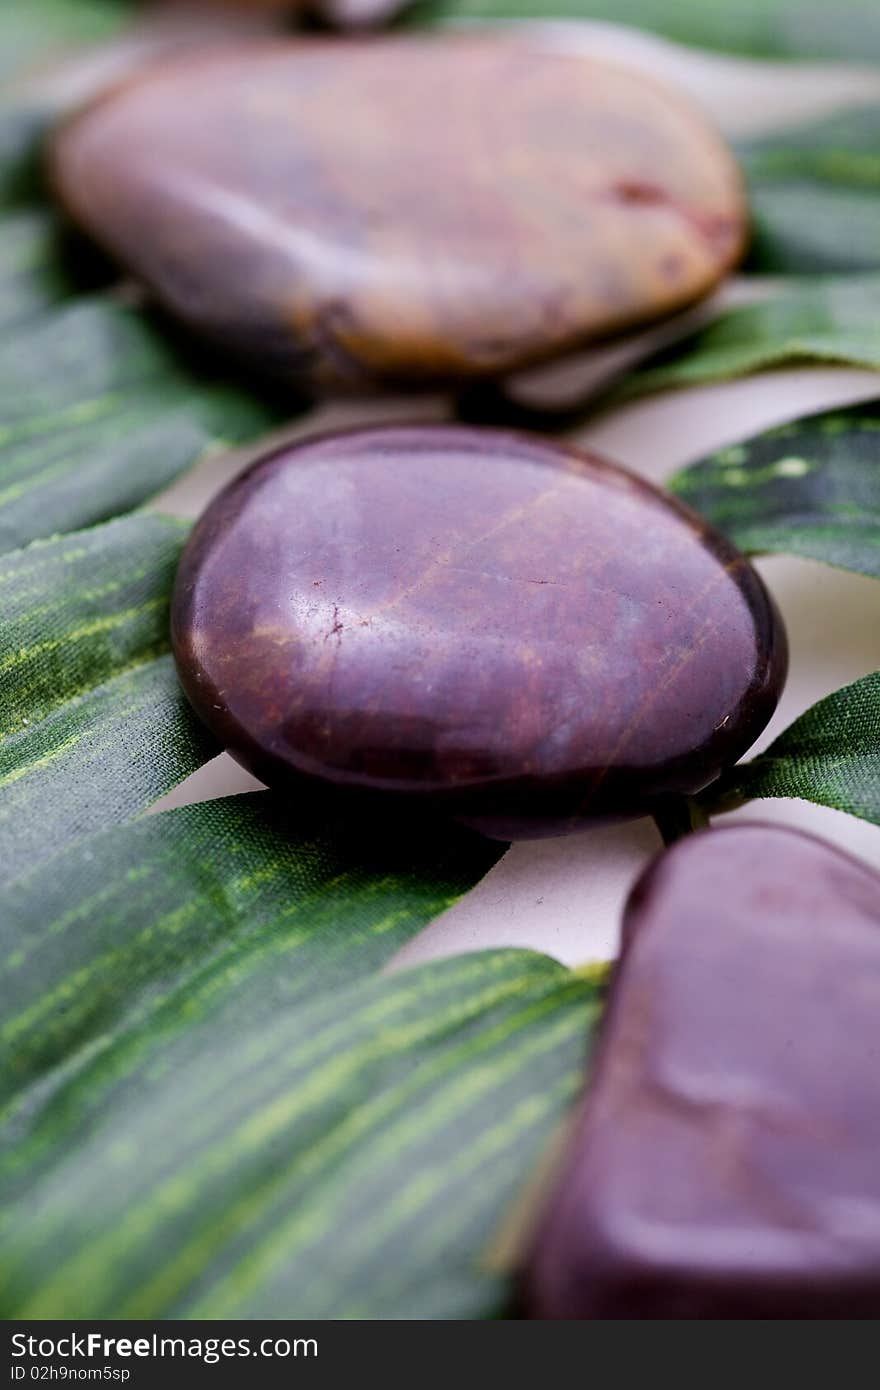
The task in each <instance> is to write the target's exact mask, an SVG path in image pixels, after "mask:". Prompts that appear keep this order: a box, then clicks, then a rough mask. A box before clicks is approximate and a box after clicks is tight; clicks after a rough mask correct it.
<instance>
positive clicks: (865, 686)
mask: <svg viewBox="0 0 880 1390" xmlns="http://www.w3.org/2000/svg"><path fill="white" fill-rule="evenodd" d="M761 796H768V797H771V796H793V797H799V798H800V799H801V800H803V801H815V802H816V803H817V805H819V806H831V807H833V808H834V809H835V810H837V811H847V812H848V813H849V814H850V815H852V816H860V817H861V818H862V820H867V821H873V822H874V824H875V825H880V671H875V672H874V673H873V674H871V675H870V676H865V677H864V678H863V679H862V680H858V681H855V682H853V684H852V685H845V686H844V687H843V689H842V690H836V691H835V692H834V694H833V695H829V696H828V697H827V698H826V699H824V700H820V701H819V703H818V704H816V705H813V707H812V708H811V709H809V710H807V712H806V714H802V715H801V717H800V719H796V720H795V722H794V723H793V724H792V725H791V727H790V728H788V729H786V730H785V733H783V734H781V735H780V737H779V738H778V739H776V741H775V743H772V744H771V745H770V747H769V748H768V749H767V751H766V753H762V754H761V755H760V756H759V757H757V758H755V759H754V760H753V761H752V762H749V763H741V764H740V765H739V766H738V767H734V768H732V769H731V770H730V772H729V773H727V774H726V776H725V777H723V778H722V779H721V781H720V782H716V783H715V785H714V786H712V787H709V788H708V789H707V791H705V792H704V793H703V795H702V797H701V800H702V801H703V803H704V804H705V805H706V806H707V808H708V810H709V811H710V812H712V813H714V812H718V811H724V810H727V809H730V808H731V807H733V806H736V805H739V804H741V803H742V802H743V801H749V800H752V799H753V798H755V797H761Z"/></svg>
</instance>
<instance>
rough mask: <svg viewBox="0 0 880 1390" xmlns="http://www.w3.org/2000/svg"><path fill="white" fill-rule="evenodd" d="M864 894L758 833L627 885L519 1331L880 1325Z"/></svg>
mask: <svg viewBox="0 0 880 1390" xmlns="http://www.w3.org/2000/svg"><path fill="white" fill-rule="evenodd" d="M878 1043H880V876H878V875H877V874H875V873H874V872H872V871H871V870H870V869H868V868H866V867H865V866H864V865H862V864H860V863H858V862H857V861H856V860H854V859H850V858H849V856H847V855H844V854H842V853H841V852H840V851H839V850H837V849H835V848H833V847H832V846H831V845H827V844H825V843H823V842H822V841H821V840H817V839H814V838H813V837H812V836H808V835H803V834H800V833H799V832H797V831H793V830H786V829H782V828H780V827H776V826H772V825H759V824H742V825H738V826H734V827H731V828H725V829H721V830H711V831H707V832H704V833H702V834H700V835H697V836H695V837H694V838H693V839H688V840H685V841H682V842H681V843H679V844H678V845H677V846H676V847H675V848H674V849H672V850H670V851H668V852H667V853H666V854H664V855H663V856H662V857H661V858H660V859H659V860H658V861H657V862H656V863H655V865H654V866H653V868H652V869H651V870H649V872H648V874H647V875H646V876H645V877H644V878H643V880H642V881H641V883H640V884H639V885H638V886H637V888H636V890H635V893H634V894H633V897H632V899H631V902H630V904H629V907H628V910H627V915H626V934H625V942H624V951H623V955H622V958H621V962H620V964H619V965H618V967H617V971H616V974H615V979H614V985H613V989H612V996H611V1001H610V1004H609V1006H608V1011H607V1014H606V1020H605V1023H604V1030H603V1036H602V1040H601V1045H600V1052H599V1057H598V1060H597V1063H596V1066H595V1069H594V1074H593V1079H592V1082H591V1085H590V1088H589V1090H588V1094H587V1098H586V1103H585V1105H584V1108H583V1112H582V1115H581V1118H580V1120H579V1122H578V1125H577V1128H576V1131H575V1133H574V1135H573V1138H572V1142H571V1145H570V1150H569V1154H568V1158H567V1160H566V1161H565V1162H564V1163H563V1166H562V1169H561V1172H560V1173H559V1175H558V1182H557V1184H556V1191H555V1196H554V1198H553V1200H552V1201H551V1203H550V1206H549V1210H548V1211H547V1212H546V1214H545V1217H544V1220H543V1223H542V1225H541V1226H540V1229H539V1233H538V1236H537V1240H536V1243H535V1247H534V1250H533V1252H532V1257H531V1260H530V1262H529V1268H528V1275H527V1280H526V1288H525V1293H526V1307H527V1309H528V1311H529V1312H530V1313H531V1315H532V1316H534V1317H537V1318H618V1317H619V1318H646V1317H648V1318H661V1317H662V1318H719V1317H722V1318H825V1317H876V1316H877V1315H878V1313H880V1164H878V1161H877V1156H878V1153H880V1091H878V1087H877V1057H878Z"/></svg>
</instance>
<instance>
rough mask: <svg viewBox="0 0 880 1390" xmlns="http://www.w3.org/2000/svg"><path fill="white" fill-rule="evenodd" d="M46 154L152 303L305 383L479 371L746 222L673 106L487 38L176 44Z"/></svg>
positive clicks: (693, 274) (638, 88)
mask: <svg viewBox="0 0 880 1390" xmlns="http://www.w3.org/2000/svg"><path fill="white" fill-rule="evenodd" d="M51 166H52V171H53V178H54V184H55V187H56V190H57V192H58V194H59V195H60V197H61V199H62V201H63V203H64V204H65V206H66V207H67V209H68V211H69V213H70V214H71V216H72V217H73V219H74V220H75V221H76V222H77V223H79V224H80V225H81V226H82V227H83V228H84V229H85V230H86V231H88V232H89V233H91V234H92V235H93V236H94V237H95V238H96V239H97V240H98V241H99V242H100V243H101V244H102V245H103V246H104V248H105V249H106V250H107V251H109V252H110V253H111V254H112V255H114V256H115V257H117V258H118V260H120V261H121V262H122V263H123V264H124V265H125V266H126V267H128V268H129V269H130V270H131V271H133V272H134V273H135V274H136V275H138V276H140V277H141V278H142V279H143V280H144V281H145V282H146V283H147V285H148V286H150V287H151V289H152V290H153V291H154V293H155V294H156V296H157V297H158V299H159V300H160V301H161V302H162V303H163V304H164V305H165V307H166V308H167V309H168V310H170V311H171V312H172V313H173V314H175V315H177V316H178V317H179V318H180V319H182V320H183V321H184V322H186V323H187V324H188V325H189V326H190V327H191V328H192V329H194V330H196V331H197V332H199V333H201V334H202V335H204V336H206V337H207V338H209V339H211V340H213V341H214V342H216V343H217V344H219V345H220V346H221V347H222V348H223V349H224V350H226V351H228V352H232V353H236V354H238V355H239V356H241V357H243V358H246V359H247V360H248V361H249V362H250V364H251V365H252V366H254V367H256V368H258V369H259V370H261V371H263V372H265V373H269V374H272V375H274V376H280V377H281V378H282V379H286V380H291V379H293V380H297V381H303V380H305V381H306V382H312V383H315V384H318V385H320V384H322V383H323V384H324V385H328V384H330V383H336V384H337V385H338V384H340V383H348V384H351V385H360V386H362V385H363V384H364V383H369V382H376V381H385V382H390V383H408V382H419V381H426V380H427V381H452V380H456V379H461V378H466V377H469V376H473V375H475V374H477V375H480V374H482V375H485V374H494V373H498V372H501V371H505V370H508V369H511V368H514V367H518V366H523V365H526V364H528V363H530V362H533V361H538V360H541V359H543V358H546V357H550V356H553V355H554V354H556V353H559V352H561V351H564V350H567V349H569V348H571V347H573V346H576V345H579V344H582V343H584V342H587V341H592V340H594V339H596V338H597V337H601V336H603V335H606V334H608V333H612V332H615V331H617V330H621V329H624V328H627V327H628V326H630V325H632V324H635V323H640V322H643V321H645V320H650V319H653V318H656V317H658V316H663V315H665V314H668V313H670V312H672V311H674V310H676V309H680V308H682V307H683V306H685V305H687V304H689V303H691V302H693V301H695V300H696V299H698V298H700V297H701V296H703V295H705V294H706V293H708V292H709V291H710V290H711V289H713V287H714V286H715V285H716V284H717V283H718V281H719V280H720V279H721V277H722V276H723V275H724V274H725V273H726V272H727V271H728V270H729V269H730V268H731V267H732V266H733V265H734V263H735V262H736V261H737V259H738V258H739V256H740V254H741V252H742V249H743V245H744V239H745V229H746V212H745V204H744V198H743V192H742V187H741V181H740V176H739V172H738V170H737V168H736V166H735V164H734V161H733V159H732V157H731V155H730V154H729V152H728V150H727V149H726V147H725V146H724V144H723V143H722V142H721V140H720V139H719V137H718V136H717V135H716V134H715V133H714V132H713V131H712V130H711V129H710V128H709V127H708V126H707V125H706V123H705V121H704V119H703V117H702V115H700V114H699V113H698V112H697V111H695V110H694V109H693V108H691V106H690V105H689V104H688V103H687V102H686V101H685V100H684V99H683V98H681V97H680V96H679V95H678V94H676V93H674V92H670V91H667V90H666V89H665V88H663V87H661V86H659V85H655V84H654V83H653V82H652V81H650V80H648V79H647V78H646V77H645V76H644V74H643V73H641V72H628V71H626V70H624V69H619V68H615V67H611V66H607V65H604V64H600V63H597V62H595V61H593V60H591V59H588V58H585V57H583V56H582V55H573V54H569V55H565V54H559V53H555V52H551V51H548V50H546V49H544V48H542V47H539V46H537V45H536V44H533V43H529V42H528V41H527V40H526V39H525V38H518V39H516V38H512V37H509V36H508V37H502V36H486V35H481V36H472V35H471V36H464V35H449V34H447V35H445V36H435V37H391V38H384V39H375V40H371V41H369V42H360V43H359V42H356V41H352V40H346V41H338V40H337V41H327V40H320V39H315V40H308V39H303V38H299V39H291V40H286V39H278V40H274V41H267V42H262V43H260V42H257V43H254V44H251V45H244V44H241V45H238V46H237V48H236V50H235V51H234V52H232V51H227V52H225V53H222V54H217V53H215V54H209V55H206V56H204V57H194V56H191V57H187V58H182V59H180V60H178V61H175V62H169V63H167V64H165V65H164V66H162V67H161V68H158V69H156V70H154V71H153V72H152V73H150V74H147V75H146V76H143V77H141V78H138V79H136V80H134V81H133V82H132V83H131V84H130V85H128V86H127V87H123V88H122V89H120V90H119V91H117V92H115V93H113V94H111V95H110V96H108V97H107V98H105V99H104V100H103V101H99V102H98V103H96V104H94V105H92V106H91V107H89V108H88V109H87V110H86V111H85V112H83V113H82V114H81V115H80V116H79V117H78V118H75V119H74V120H73V121H72V122H70V123H68V124H67V125H66V126H65V127H63V128H62V130H61V131H60V133H59V134H58V136H57V137H56V139H55V141H54V145H53V148H52V153H51Z"/></svg>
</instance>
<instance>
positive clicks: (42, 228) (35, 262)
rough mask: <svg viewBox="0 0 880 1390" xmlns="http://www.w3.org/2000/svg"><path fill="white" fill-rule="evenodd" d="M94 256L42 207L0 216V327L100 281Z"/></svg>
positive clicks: (29, 316)
mask: <svg viewBox="0 0 880 1390" xmlns="http://www.w3.org/2000/svg"><path fill="white" fill-rule="evenodd" d="M102 278H104V277H103V275H102V267H101V264H100V262H99V261H98V258H97V257H96V256H95V255H94V254H93V253H91V252H90V251H89V248H88V247H87V246H86V245H85V244H84V243H82V242H80V241H78V240H77V241H75V242H74V241H72V239H71V238H70V237H69V236H68V235H67V234H66V233H65V232H63V231H62V230H61V229H60V227H59V224H58V219H57V218H56V217H55V216H54V215H53V214H52V213H49V212H47V211H46V210H44V209H42V208H28V209H23V210H22V211H20V212H16V213H7V214H6V216H5V217H2V218H0V328H2V329H4V330H9V329H12V328H18V327H19V326H20V325H21V324H23V323H26V322H27V321H28V320H29V319H33V318H36V317H38V316H39V315H40V314H43V313H45V312H46V310H47V309H51V308H54V307H55V306H56V305H58V304H60V303H61V302H63V301H64V300H65V299H69V298H70V297H71V296H72V295H73V294H75V293H77V292H78V291H83V290H88V289H90V288H92V287H93V285H94V284H95V283H100V281H101V279H102Z"/></svg>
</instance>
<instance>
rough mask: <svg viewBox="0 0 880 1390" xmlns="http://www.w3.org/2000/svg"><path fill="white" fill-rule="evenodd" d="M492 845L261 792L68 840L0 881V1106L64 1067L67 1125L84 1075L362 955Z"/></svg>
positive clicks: (329, 978) (333, 978) (411, 927)
mask: <svg viewBox="0 0 880 1390" xmlns="http://www.w3.org/2000/svg"><path fill="white" fill-rule="evenodd" d="M502 848H503V847H502V846H500V845H498V844H495V843H492V842H490V841H488V840H485V839H484V838H483V837H481V836H478V835H476V834H474V833H472V832H469V831H466V830H464V829H461V828H458V827H456V826H452V825H447V824H442V825H431V826H430V828H429V831H428V832H426V826H425V824H423V823H419V822H415V823H414V822H413V819H412V817H411V816H406V817H394V816H391V815H388V816H386V817H384V818H383V820H382V822H381V824H380V825H376V826H372V825H371V824H370V823H369V822H367V823H365V821H364V817H363V816H362V815H352V814H351V813H346V812H345V811H344V810H343V809H342V808H341V807H340V805H339V799H338V798H337V797H328V798H326V799H324V800H321V799H319V798H318V796H317V794H313V795H310V796H309V797H308V798H306V799H305V801H304V803H303V805H301V806H300V807H299V808H297V809H294V808H293V807H291V806H289V805H285V804H284V801H283V799H281V798H274V797H273V796H272V795H271V794H270V793H268V792H263V793H257V794H255V795H250V796H236V797H228V798H224V799H222V800H220V801H211V802H203V803H200V804H198V805H194V806H187V807H185V808H182V809H179V810H174V811H166V812H165V813H164V814H162V815H158V816H154V817H151V818H148V819H145V820H142V821H140V822H138V823H136V824H134V825H129V826H125V827H123V828H122V829H115V830H110V831H106V832H104V833H103V834H100V835H96V836H92V837H90V838H89V839H87V840H84V841H81V842H80V843H79V844H77V845H75V846H73V847H72V848H70V849H68V850H67V851H65V852H64V853H63V854H61V855H58V856H56V858H54V859H53V860H52V863H51V868H50V869H49V870H47V869H46V868H45V867H44V866H40V868H39V869H36V870H32V871H31V872H29V873H26V874H24V875H23V876H22V877H21V878H19V879H18V880H17V881H16V882H15V883H13V884H12V885H10V886H9V887H7V888H6V890H5V891H4V892H2V893H0V1017H2V1019H3V1023H2V1024H0V1055H2V1065H0V1109H3V1108H4V1107H5V1110H4V1113H5V1114H6V1117H7V1122H8V1119H9V1114H10V1109H9V1107H10V1106H12V1110H13V1111H14V1113H15V1114H16V1115H18V1116H19V1119H18V1120H17V1121H16V1124H18V1125H20V1113H21V1111H22V1108H24V1109H28V1107H29V1106H30V1111H29V1114H30V1120H29V1123H30V1124H31V1125H34V1124H35V1123H36V1119H35V1117H36V1116H37V1115H38V1114H43V1113H45V1112H46V1110H47V1107H48V1106H49V1103H50V1099H51V1100H53V1104H55V1108H56V1110H57V1109H58V1105H57V1095H56V1093H57V1091H58V1090H59V1089H60V1090H63V1091H64V1092H65V1093H66V1094H69V1093H70V1089H71V1082H72V1079H73V1077H74V1075H76V1077H77V1087H78V1093H79V1094H80V1095H81V1096H82V1097H83V1099H82V1100H81V1101H79V1102H78V1103H77V1107H76V1116H75V1118H76V1121H77V1122H78V1123H79V1122H81V1121H82V1118H83V1116H84V1115H85V1114H87V1113H88V1112H89V1110H90V1109H91V1105H92V1102H91V1100H90V1099H89V1096H90V1094H91V1093H90V1092H89V1090H88V1088H87V1087H85V1086H84V1081H85V1079H86V1077H87V1076H88V1077H90V1078H92V1079H94V1078H95V1077H96V1076H97V1075H98V1074H100V1078H101V1087H100V1090H101V1091H102V1092H104V1093H106V1092H107V1090H108V1088H109V1086H110V1084H111V1080H112V1082H113V1084H114V1085H116V1084H119V1085H122V1083H123V1082H124V1080H125V1077H126V1076H127V1074H128V1073H129V1072H130V1070H131V1068H132V1065H133V1062H134V1059H137V1060H138V1063H139V1064H140V1065H142V1064H143V1062H144V1059H145V1058H146V1057H147V1055H154V1054H155V1053H156V1052H157V1051H158V1050H159V1049H167V1048H168V1047H169V1046H170V1045H171V1042H172V1040H174V1039H176V1038H177V1036H178V1035H179V1034H180V1033H184V1034H186V1036H185V1037H184V1038H183V1040H182V1042H178V1043H175V1053H174V1056H175V1058H176V1060H177V1061H178V1062H179V1061H180V1059H181V1057H184V1056H191V1055H193V1052H194V1051H196V1050H197V1047H198V1044H197V1042H196V1038H197V1034H196V1032H195V1030H196V1026H197V1024H198V1022H199V1020H200V1018H201V1017H202V1016H203V1015H204V1014H206V1013H208V1012H210V1010H212V1009H216V1008H217V1007H218V1005H219V1002H220V1000H221V999H223V1000H228V1001H231V1003H230V1005H229V1007H227V1009H226V1012H225V1014H224V1018H225V1023H226V1026H227V1027H228V1028H229V1029H230V1036H237V1035H238V1034H239V1033H240V1032H241V1031H242V1029H243V1028H244V1027H245V1026H246V1025H248V1024H252V1023H254V1022H255V1021H257V1020H259V1019H260V1018H261V1017H264V1016H266V1015H268V1014H273V1013H275V1012H277V1011H278V1010H280V1009H285V1010H286V1009H291V1008H293V1007H294V1006H297V1005H301V1004H303V1003H304V1002H307V1001H308V1000H309V999H310V998H312V997H313V996H314V994H315V993H316V991H318V990H322V989H327V988H330V987H332V986H334V985H338V984H340V983H344V982H350V981H351V980H354V979H356V978H357V977H358V976H360V975H363V974H366V973H368V972H371V971H374V970H376V969H378V968H379V967H380V966H382V965H383V964H384V963H385V962H386V961H387V960H388V958H389V957H390V956H391V955H392V954H393V953H394V952H395V951H396V950H397V949H399V947H401V946H402V945H403V944H404V943H405V942H406V941H408V940H409V939H410V937H411V936H413V935H414V934H415V933H416V932H417V931H418V930H419V929H420V928H421V927H422V926H424V925H425V924H426V923H427V922H429V921H430V920H431V919H432V918H433V917H436V916H437V915H438V913H440V912H442V911H443V910H444V909H445V908H447V907H448V906H450V904H451V903H452V902H453V901H454V900H455V899H456V898H457V897H458V896H460V894H461V893H462V892H464V891H465V890H466V889H467V888H469V887H471V886H472V884H474V883H475V882H477V880H478V879H480V878H481V877H482V876H483V875H484V874H485V873H486V872H487V871H488V870H489V869H490V868H491V867H492V865H493V864H494V863H495V862H496V860H497V859H498V857H499V855H500V854H501V853H502ZM34 1094H38V1095H39V1105H38V1106H37V1107H36V1108H34V1106H33V1103H32V1097H33V1095H34ZM13 1102H14V1105H13V1104H12V1103H13ZM53 1125H54V1122H53ZM53 1125H50V1129H52V1128H53ZM54 1127H56V1128H57V1125H54Z"/></svg>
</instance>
